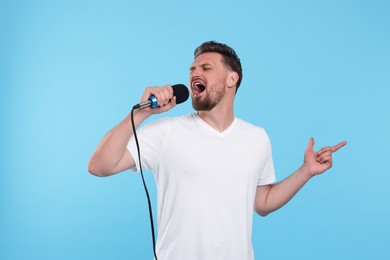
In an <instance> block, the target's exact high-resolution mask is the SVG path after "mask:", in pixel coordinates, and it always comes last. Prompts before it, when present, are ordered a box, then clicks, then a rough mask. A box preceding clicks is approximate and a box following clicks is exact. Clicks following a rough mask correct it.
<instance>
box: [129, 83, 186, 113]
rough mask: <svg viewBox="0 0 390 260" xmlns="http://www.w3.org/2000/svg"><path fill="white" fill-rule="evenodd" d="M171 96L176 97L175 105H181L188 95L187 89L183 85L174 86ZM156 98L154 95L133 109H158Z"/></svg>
mask: <svg viewBox="0 0 390 260" xmlns="http://www.w3.org/2000/svg"><path fill="white" fill-rule="evenodd" d="M172 89H173V95H174V96H175V97H176V104H181V103H183V102H185V101H186V100H187V99H188V97H189V95H190V93H189V92H188V88H187V87H186V86H185V85H184V84H176V85H173V86H172ZM158 106H159V105H158V104H157V98H156V97H155V96H154V95H151V96H150V97H149V99H148V100H146V101H143V102H141V103H139V104H137V105H135V106H133V109H137V108H143V107H152V108H155V107H158Z"/></svg>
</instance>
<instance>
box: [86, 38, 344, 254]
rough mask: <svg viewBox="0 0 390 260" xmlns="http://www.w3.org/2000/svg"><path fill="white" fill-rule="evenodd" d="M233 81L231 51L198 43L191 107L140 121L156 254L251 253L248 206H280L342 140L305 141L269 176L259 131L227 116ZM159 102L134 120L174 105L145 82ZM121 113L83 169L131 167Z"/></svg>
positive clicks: (237, 69)
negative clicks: (318, 144) (292, 164)
mask: <svg viewBox="0 0 390 260" xmlns="http://www.w3.org/2000/svg"><path fill="white" fill-rule="evenodd" d="M241 79H242V69H241V63H240V60H239V58H238V57H237V55H236V53H235V51H234V50H233V49H231V48H230V47H228V46H227V45H225V44H221V43H216V42H205V43H203V44H202V45H201V46H199V47H198V48H197V49H196V50H195V59H194V62H193V63H192V65H191V67H190V90H191V96H192V104H193V107H194V109H195V110H196V111H197V112H196V113H193V114H190V115H185V116H180V117H176V118H165V119H160V120H157V121H155V122H153V123H150V124H148V125H146V126H145V127H143V128H142V129H141V130H140V131H139V133H138V137H139V140H140V147H141V156H142V166H143V167H146V168H147V169H149V170H151V171H152V172H153V173H154V174H155V179H156V183H157V189H158V224H159V225H158V241H157V256H158V259H159V260H219V259H221V260H233V259H234V260H252V259H254V253H253V248H252V241H251V238H252V215H253V214H252V212H253V209H254V210H255V211H256V212H257V213H258V214H260V215H261V216H266V215H267V214H269V213H270V212H272V211H275V210H277V209H278V208H280V207H282V206H283V205H284V204H286V203H287V202H288V201H289V200H290V199H291V198H292V197H293V196H294V195H295V193H296V192H297V191H298V190H299V189H300V188H301V187H302V186H303V185H304V184H305V183H306V182H307V181H308V180H309V179H310V178H311V177H313V176H315V175H317V174H320V173H322V172H324V171H326V170H327V169H329V168H330V167H331V166H332V153H333V152H335V151H337V150H338V149H339V148H341V147H342V146H344V145H345V144H346V142H341V143H339V144H337V145H335V146H333V147H331V146H329V147H324V148H322V149H321V150H319V151H318V152H316V151H314V150H313V146H314V140H313V139H310V141H309V145H308V147H307V149H306V151H305V155H304V163H303V165H302V166H301V167H300V168H299V169H298V170H297V171H296V172H294V173H293V174H292V175H291V176H289V177H288V178H287V179H285V180H283V181H281V182H279V183H276V184H272V183H273V182H274V181H275V175H274V167H273V161H272V155H271V144H270V141H269V138H268V136H267V134H266V132H265V131H264V129H262V128H260V127H257V126H253V125H251V124H250V123H247V122H244V121H242V120H240V119H238V118H236V117H235V116H234V107H233V104H234V97H235V94H236V91H237V89H238V87H239V86H240V83H241ZM151 95H154V96H155V97H156V98H157V100H158V104H159V107H158V108H142V109H139V110H136V111H135V112H134V121H135V126H136V127H138V126H139V125H140V124H141V123H142V122H143V121H144V120H145V119H147V118H148V117H149V116H151V115H153V114H158V113H163V112H166V111H168V110H170V109H172V108H173V107H174V106H175V105H176V98H175V97H174V96H173V90H172V87H171V86H169V85H166V86H163V87H148V88H146V89H145V91H144V93H143V95H142V97H141V101H145V100H147V99H148V98H149V97H150V96H151ZM132 137H133V131H132V126H131V122H130V115H129V116H127V117H126V118H125V119H124V120H123V121H122V122H120V123H119V124H118V125H117V126H115V127H114V128H113V129H112V130H111V131H110V132H108V133H107V134H106V135H105V136H104V138H103V139H102V140H101V142H100V144H99V145H98V147H97V148H96V150H95V152H94V154H93V156H92V158H91V160H90V162H89V171H90V172H91V173H92V174H94V175H97V176H109V175H112V174H115V173H118V172H121V171H124V170H126V169H133V170H139V165H138V161H137V160H136V158H137V155H138V153H137V150H136V148H135V144H134V140H133V138H132Z"/></svg>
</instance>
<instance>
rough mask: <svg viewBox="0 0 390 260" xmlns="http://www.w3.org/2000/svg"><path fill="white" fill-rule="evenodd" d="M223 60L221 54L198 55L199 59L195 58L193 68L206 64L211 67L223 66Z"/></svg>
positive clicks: (207, 53)
mask: <svg viewBox="0 0 390 260" xmlns="http://www.w3.org/2000/svg"><path fill="white" fill-rule="evenodd" d="M222 60H223V58H222V55H221V54H219V53H216V52H205V53H202V54H200V55H198V57H196V58H195V60H194V62H193V63H192V65H191V67H194V66H202V65H205V64H211V65H217V64H222Z"/></svg>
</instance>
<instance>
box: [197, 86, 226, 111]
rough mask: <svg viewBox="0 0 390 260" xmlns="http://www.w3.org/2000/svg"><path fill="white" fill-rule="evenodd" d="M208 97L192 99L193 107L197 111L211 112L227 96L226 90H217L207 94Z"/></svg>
mask: <svg viewBox="0 0 390 260" xmlns="http://www.w3.org/2000/svg"><path fill="white" fill-rule="evenodd" d="M205 94H206V95H205V96H204V97H203V98H202V97H192V107H193V108H194V109H195V110H196V111H210V110H211V109H213V108H214V107H215V106H216V105H218V104H219V102H220V101H221V100H222V98H223V97H224V96H225V88H221V89H220V90H216V91H214V92H212V93H205Z"/></svg>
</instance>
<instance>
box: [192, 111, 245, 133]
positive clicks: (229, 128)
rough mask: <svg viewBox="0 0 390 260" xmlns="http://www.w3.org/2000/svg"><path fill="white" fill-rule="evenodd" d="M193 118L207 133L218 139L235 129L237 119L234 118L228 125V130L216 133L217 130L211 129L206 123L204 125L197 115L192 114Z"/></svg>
mask: <svg viewBox="0 0 390 260" xmlns="http://www.w3.org/2000/svg"><path fill="white" fill-rule="evenodd" d="M194 117H195V119H196V121H197V122H198V124H199V125H200V126H201V127H202V128H203V129H205V130H207V131H208V132H209V133H211V134H214V135H216V136H219V137H224V136H227V135H228V134H230V133H231V132H232V131H233V129H234V128H235V126H236V125H237V122H238V120H237V118H236V117H234V119H233V122H232V123H231V124H230V126H229V127H228V128H226V129H225V130H224V131H222V132H220V131H218V130H217V129H215V128H214V127H212V126H211V125H209V124H208V123H206V122H205V121H204V120H203V119H202V118H201V117H200V116H199V114H198V113H194Z"/></svg>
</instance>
